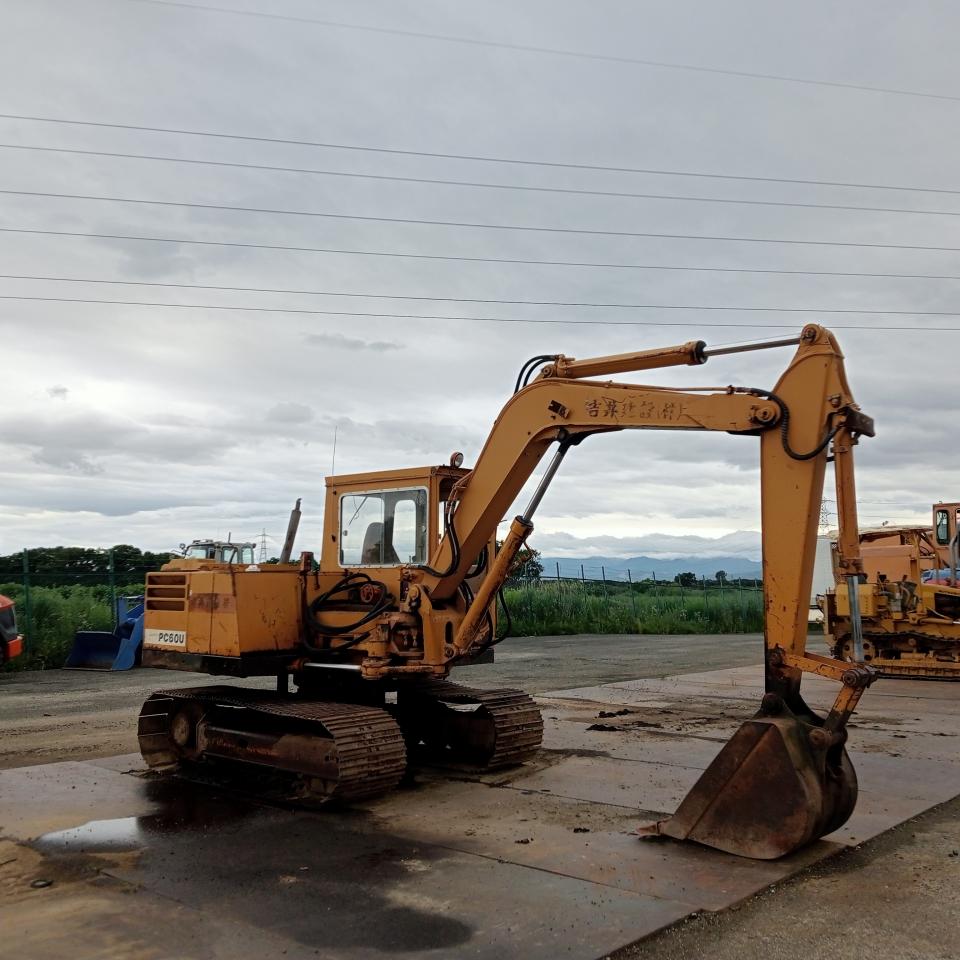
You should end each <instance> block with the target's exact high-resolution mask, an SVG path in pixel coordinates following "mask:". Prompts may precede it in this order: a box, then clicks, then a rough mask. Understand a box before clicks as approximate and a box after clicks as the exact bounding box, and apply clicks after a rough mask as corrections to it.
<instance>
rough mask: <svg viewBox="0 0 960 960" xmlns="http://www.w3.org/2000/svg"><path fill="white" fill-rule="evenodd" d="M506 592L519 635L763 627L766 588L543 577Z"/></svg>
mask: <svg viewBox="0 0 960 960" xmlns="http://www.w3.org/2000/svg"><path fill="white" fill-rule="evenodd" d="M504 592H505V595H506V599H507V604H508V605H509V607H510V614H511V617H512V619H513V631H512V632H513V633H514V634H515V635H516V636H549V635H555V634H565V633H756V632H759V631H761V630H763V591H762V589H759V588H756V587H753V586H752V585H751V586H750V587H746V586H744V587H742V588H741V587H739V586H738V585H737V584H733V585H727V586H724V587H720V586H710V587H708V588H707V589H706V590H705V591H704V590H703V589H701V588H699V587H694V588H683V589H681V588H680V587H679V586H678V585H677V584H672V583H671V584H652V583H637V584H632V585H628V584H625V583H608V584H606V585H603V584H598V583H596V582H587V583H580V582H578V581H576V580H570V581H563V582H561V583H557V582H555V581H553V582H552V581H546V580H542V581H532V582H531V583H529V584H522V585H518V586H512V587H508V588H507V589H506V590H505V591H504ZM501 622H502V621H501Z"/></svg>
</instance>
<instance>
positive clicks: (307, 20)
mask: <svg viewBox="0 0 960 960" xmlns="http://www.w3.org/2000/svg"><path fill="white" fill-rule="evenodd" d="M128 2H134V3H148V4H151V5H153V6H161V7H178V8H180V9H185V10H202V11H204V12H208V13H221V14H231V15H233V16H241V17H257V18H262V19H266V20H282V21H286V22H289V23H298V24H313V25H315V26H322V27H333V28H335V29H338V30H355V31H362V32H366V33H378V34H383V35H387V36H395V37H406V38H409V39H417V40H434V41H441V42H443V43H458V44H464V45H468V46H473V47H490V48H494V49H498V50H513V51H515V52H517V53H538V54H546V55H549V56H555V57H572V58H576V59H579V60H595V61H600V62H604V63H619V64H627V65H632V66H640V67H655V68H658V69H663V70H682V71H688V72H693V73H706V74H719V75H721V76H728V77H739V78H741V79H746V80H768V81H769V80H772V81H777V82H780V83H798V84H806V85H810V86H817V87H834V88H839V89H843V90H859V91H864V92H868V93H883V94H894V95H896V96H901V97H923V98H927V99H931V100H949V101H956V100H960V97H956V96H951V95H949V94H945V93H929V92H927V91H924V90H907V89H903V88H899V87H880V86H874V85H872V84H863V83H847V82H845V81H841V80H817V79H812V78H809V77H794V76H789V75H786V74H778V73H760V72H758V71H748V70H730V69H727V68H723V67H706V66H701V65H699V64H692V63H676V62H671V61H667V60H650V59H646V58H641V57H625V56H619V55H617V54H611V53H590V52H588V51H586V50H568V49H564V48H560V47H544V46H537V45H534V44H525V43H508V42H506V41H502V40H484V39H481V38H479V37H463V36H455V35H453V34H445V33H428V32H426V31H422V30H404V29H402V28H399V27H378V26H370V25H367V24H360V23H345V22H343V21H341V20H321V19H317V18H313V17H298V16H294V15H291V14H281V13H266V12H263V11H259V10H236V9H234V8H232V7H221V6H215V5H213V4H205V3H183V2H180V0H128Z"/></svg>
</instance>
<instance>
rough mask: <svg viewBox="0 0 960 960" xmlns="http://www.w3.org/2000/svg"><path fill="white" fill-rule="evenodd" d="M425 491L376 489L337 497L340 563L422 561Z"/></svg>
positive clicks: (384, 564)
mask: <svg viewBox="0 0 960 960" xmlns="http://www.w3.org/2000/svg"><path fill="white" fill-rule="evenodd" d="M426 551H427V491H426V489H424V488H423V487H413V488H407V489H402V490H375V491H370V492H367V493H351V494H345V495H344V496H342V497H341V498H340V565H341V566H342V567H389V566H397V565H400V564H405V563H425V562H426Z"/></svg>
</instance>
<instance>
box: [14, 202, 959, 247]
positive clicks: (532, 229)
mask: <svg viewBox="0 0 960 960" xmlns="http://www.w3.org/2000/svg"><path fill="white" fill-rule="evenodd" d="M0 195H4V196H17V197H42V198H46V199H53V200H93V201H96V202H104V203H129V204H135V205H140V206H152V207H182V208H187V209H190V210H222V211H225V212H229V213H260V214H267V215H269V216H281V217H313V218H322V219H326V220H362V221H364V222H367V223H407V224H416V225H418V226H428V227H458V228H467V229H471V230H514V231H519V232H523V233H559V234H570V235H576V236H588V237H647V238H654V239H658V240H712V241H726V242H731V243H787V244H799V245H803V246H818V247H821V246H828V247H863V248H875V249H881V250H936V251H956V250H960V247H941V246H929V245H922V244H902V243H855V242H852V241H845V240H796V239H777V238H773V237H729V236H714V235H704V234H699V233H653V232H648V231H637V230H590V229H586V228H582V227H541V226H535V225H531V224H519V223H477V222H474V221H469V220H426V219H421V218H419V217H374V216H367V215H361V214H355V213H330V212H328V211H324V210H288V209H284V208H279V207H246V206H235V205H232V204H222V203H196V202H188V201H185V200H148V199H145V198H142V197H105V196H98V195H96V194H85V193H52V192H49V191H41V190H0Z"/></svg>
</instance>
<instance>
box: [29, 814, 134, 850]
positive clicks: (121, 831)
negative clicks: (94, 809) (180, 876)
mask: <svg viewBox="0 0 960 960" xmlns="http://www.w3.org/2000/svg"><path fill="white" fill-rule="evenodd" d="M143 845H144V838H143V833H142V830H141V827H140V818H139V817H119V818H118V819H116V820H91V821H90V822H89V823H84V824H82V825H81V826H79V827H71V828H70V829H69V830H55V831H53V832H52V833H45V834H44V835H43V836H42V837H39V838H37V840H36V841H35V842H34V846H35V847H36V848H37V849H38V850H40V851H42V852H43V853H115V852H119V851H124V850H138V849H139V848H140V847H142V846H143Z"/></svg>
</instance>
